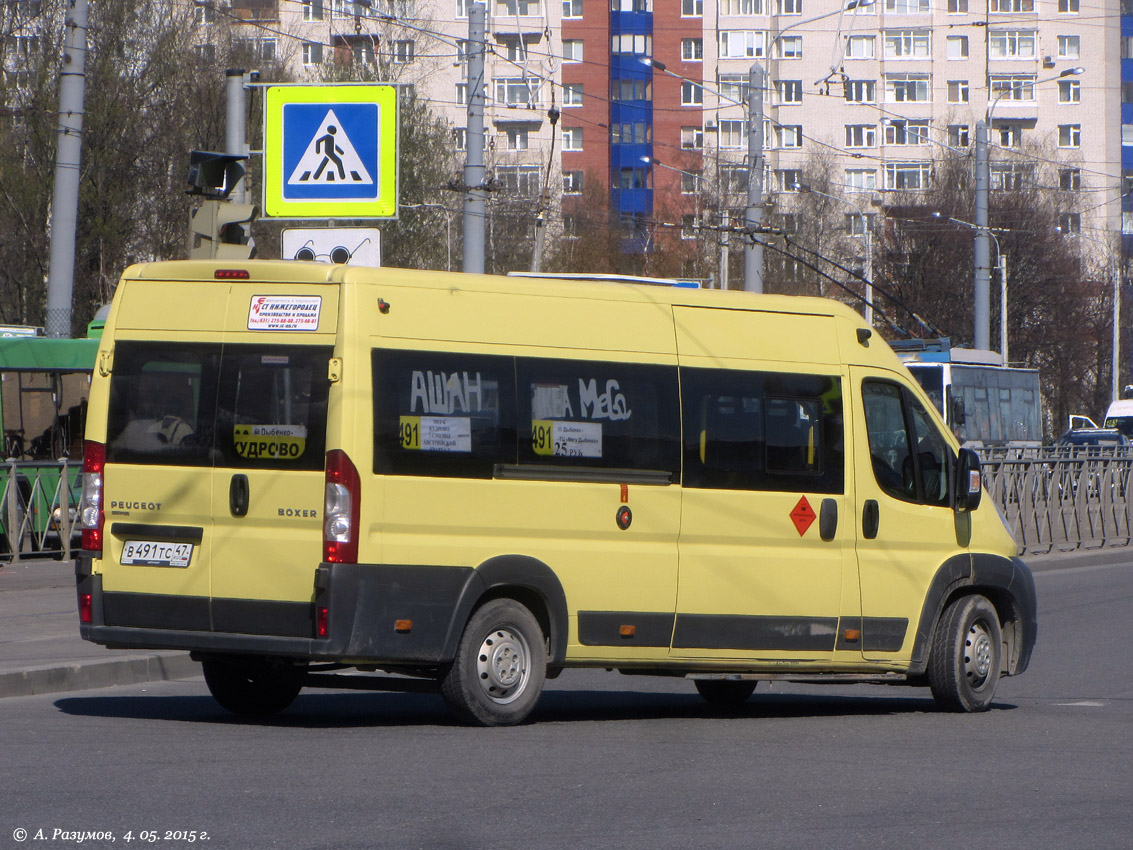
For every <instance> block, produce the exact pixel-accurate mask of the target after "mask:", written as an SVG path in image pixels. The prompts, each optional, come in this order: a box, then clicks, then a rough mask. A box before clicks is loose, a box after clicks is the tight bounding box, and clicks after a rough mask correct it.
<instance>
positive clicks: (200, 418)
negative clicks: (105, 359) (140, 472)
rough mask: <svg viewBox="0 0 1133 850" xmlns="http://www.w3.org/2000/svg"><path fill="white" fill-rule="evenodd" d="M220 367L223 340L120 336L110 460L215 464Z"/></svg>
mask: <svg viewBox="0 0 1133 850" xmlns="http://www.w3.org/2000/svg"><path fill="white" fill-rule="evenodd" d="M219 366H220V346H219V345H211V344H208V345H197V344H188V343H168V342H162V343H149V342H131V341H119V342H118V343H117V344H116V346H115V350H114V372H113V374H112V376H111V379H110V411H109V415H108V418H107V446H106V459H107V461H109V462H111V463H133V464H163V465H166V464H172V465H178V466H209V465H211V463H212V458H211V449H212V442H213V420H214V416H215V410H216V392H217V376H218V373H219Z"/></svg>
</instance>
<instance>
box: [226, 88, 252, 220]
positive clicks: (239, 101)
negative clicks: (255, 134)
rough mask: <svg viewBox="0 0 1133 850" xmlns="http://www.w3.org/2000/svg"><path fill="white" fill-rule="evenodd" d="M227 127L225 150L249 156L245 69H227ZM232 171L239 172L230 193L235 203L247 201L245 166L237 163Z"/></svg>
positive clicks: (233, 154) (228, 152)
mask: <svg viewBox="0 0 1133 850" xmlns="http://www.w3.org/2000/svg"><path fill="white" fill-rule="evenodd" d="M225 77H226V79H225V95H226V98H227V99H226V101H225V116H224V120H225V125H224V127H225V129H224V152H225V153H226V154H231V155H232V156H247V154H248V135H247V127H246V121H247V118H246V114H247V113H246V110H245V108H244V106H245V103H244V69H243V68H229V69H228V70H227V71H225ZM230 173H239V175H240V177H239V178H238V179H237V180H236V181H235V182H234V184H233V186H232V191H231V192H230V193H229V194H228V197H229V200H231V201H232V202H233V203H234V204H243V203H245V197H246V193H247V181H246V180H245V179H244V166H243V165H240V164H238V163H237V164H235V165H234V166H233V168H232V170H231V171H230Z"/></svg>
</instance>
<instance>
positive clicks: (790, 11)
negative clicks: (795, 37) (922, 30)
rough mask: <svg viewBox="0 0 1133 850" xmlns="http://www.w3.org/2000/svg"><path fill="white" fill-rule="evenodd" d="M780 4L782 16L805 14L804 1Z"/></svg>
mask: <svg viewBox="0 0 1133 850" xmlns="http://www.w3.org/2000/svg"><path fill="white" fill-rule="evenodd" d="M778 2H779V14H780V15H801V14H802V13H803V0H778ZM926 2H927V0H926Z"/></svg>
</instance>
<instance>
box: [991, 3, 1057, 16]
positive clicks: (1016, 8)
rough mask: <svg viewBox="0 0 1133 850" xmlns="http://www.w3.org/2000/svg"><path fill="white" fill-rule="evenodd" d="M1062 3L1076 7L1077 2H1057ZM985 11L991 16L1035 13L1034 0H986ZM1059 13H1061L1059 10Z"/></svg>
mask: <svg viewBox="0 0 1133 850" xmlns="http://www.w3.org/2000/svg"><path fill="white" fill-rule="evenodd" d="M1064 2H1073V3H1074V4H1075V5H1077V3H1078V0H1058V4H1059V6H1061V5H1062V4H1063V3H1064ZM987 10H988V11H989V12H991V13H992V14H998V15H1006V14H1012V13H1016V12H1033V11H1035V0H988V4H987ZM1059 11H1061V9H1060V10H1059Z"/></svg>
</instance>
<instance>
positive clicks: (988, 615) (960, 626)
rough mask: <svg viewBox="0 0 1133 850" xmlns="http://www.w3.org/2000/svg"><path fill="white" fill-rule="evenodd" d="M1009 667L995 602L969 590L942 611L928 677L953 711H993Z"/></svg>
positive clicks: (944, 704)
mask: <svg viewBox="0 0 1133 850" xmlns="http://www.w3.org/2000/svg"><path fill="white" fill-rule="evenodd" d="M1002 668H1003V632H1002V629H1001V628H1000V625H999V615H998V614H997V613H996V611H995V606H994V605H992V604H991V602H989V601H988V600H987V599H986V598H985V597H983V596H964V597H962V598H960V599H957V600H956V601H954V602H952V603H951V604H950V605H949V606H948V607H947V608H946V609H944V613H943V614H941V615H940V622H938V623H937V624H936V632H935V634H933V638H932V651H931V653H930V654H929V664H928V683H929V687H930V688H931V689H932V695H933V697H934V698H935V699H936V702H937V704H938V705H939V706H940V707H941V708H944V709H947V710H948V711H987V709H988V708H989V707H990V706H991V701H992V699H993V698H994V697H995V688H996V685H998V684H999V676H1000V673H1001V672H1002Z"/></svg>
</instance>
